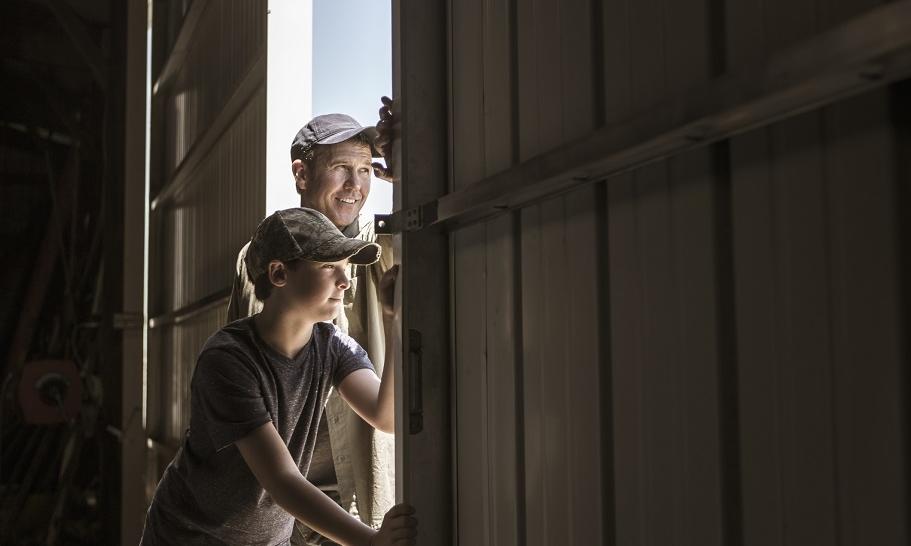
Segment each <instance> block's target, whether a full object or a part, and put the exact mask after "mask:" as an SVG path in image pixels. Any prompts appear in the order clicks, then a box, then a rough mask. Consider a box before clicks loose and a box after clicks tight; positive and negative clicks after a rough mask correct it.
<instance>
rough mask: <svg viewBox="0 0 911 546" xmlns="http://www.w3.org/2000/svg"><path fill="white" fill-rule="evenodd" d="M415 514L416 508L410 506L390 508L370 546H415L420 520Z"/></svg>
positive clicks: (403, 505) (399, 505) (402, 505)
mask: <svg viewBox="0 0 911 546" xmlns="http://www.w3.org/2000/svg"><path fill="white" fill-rule="evenodd" d="M413 514H414V508H412V507H411V506H410V505H408V504H396V505H395V506H393V507H392V508H390V509H389V511H388V512H386V517H384V518H383V525H382V527H380V530H379V532H377V534H375V535H374V536H373V539H371V541H370V546H393V545H394V546H413V545H414V543H415V542H414V538H415V537H416V536H417V534H418V520H417V519H415V518H414V516H413Z"/></svg>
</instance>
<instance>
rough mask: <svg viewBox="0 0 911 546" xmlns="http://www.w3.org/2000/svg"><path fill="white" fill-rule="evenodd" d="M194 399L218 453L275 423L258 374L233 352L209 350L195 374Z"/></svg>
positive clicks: (201, 357) (200, 361)
mask: <svg viewBox="0 0 911 546" xmlns="http://www.w3.org/2000/svg"><path fill="white" fill-rule="evenodd" d="M192 397H193V402H194V405H196V408H197V410H198V411H199V412H200V414H201V415H200V416H201V417H202V418H203V420H202V423H204V424H203V428H204V429H205V433H206V434H208V436H209V438H210V439H211V440H212V444H213V446H214V447H215V450H216V451H218V450H221V449H224V448H225V447H228V446H229V445H231V444H233V443H234V442H236V441H237V440H240V439H241V438H243V437H244V436H246V435H247V434H249V433H250V432H252V431H253V430H254V429H256V428H258V427H260V426H262V425H264V424H265V423H268V422H269V421H271V420H272V417H271V416H270V415H269V411H268V410H267V409H266V404H265V401H264V400H263V392H262V388H261V386H260V383H259V380H258V378H257V375H256V373H255V372H254V371H253V369H252V368H251V367H250V365H249V363H247V362H244V360H243V359H242V358H241V357H239V356H238V355H235V354H233V353H231V352H229V351H222V350H210V351H205V352H204V353H203V354H202V355H200V357H199V361H198V362H197V364H196V370H195V371H194V372H193V382H192Z"/></svg>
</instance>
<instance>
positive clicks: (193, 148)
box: [148, 0, 266, 447]
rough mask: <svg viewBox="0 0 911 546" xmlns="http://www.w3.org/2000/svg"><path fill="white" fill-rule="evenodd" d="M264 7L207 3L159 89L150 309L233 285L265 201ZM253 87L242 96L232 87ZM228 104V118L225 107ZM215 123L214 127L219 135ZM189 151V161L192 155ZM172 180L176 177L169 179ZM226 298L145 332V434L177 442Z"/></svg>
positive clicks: (175, 305)
mask: <svg viewBox="0 0 911 546" xmlns="http://www.w3.org/2000/svg"><path fill="white" fill-rule="evenodd" d="M265 17H266V9H265V5H264V4H263V3H262V2H259V1H258V0H243V1H240V0H238V1H231V2H221V1H209V2H206V3H205V5H204V8H203V11H202V13H201V15H200V18H199V22H198V23H197V25H196V27H195V28H194V29H193V33H192V35H191V36H190V39H189V41H188V42H187V43H188V44H189V45H188V46H187V47H188V50H187V52H186V57H185V58H184V60H183V63H182V65H181V66H180V67H179V69H178V70H177V72H176V74H175V76H174V79H173V81H172V82H170V83H169V84H168V85H167V86H166V87H165V88H164V89H163V90H162V91H161V92H162V94H163V95H162V96H157V97H156V104H158V105H160V106H159V107H160V108H161V111H160V116H161V117H160V119H161V121H162V123H163V126H164V130H163V136H162V141H161V142H159V143H157V146H158V147H159V149H160V151H161V155H160V156H158V157H160V158H161V161H162V162H163V166H162V168H160V169H153V170H157V172H160V173H162V174H163V176H164V180H162V181H160V182H159V183H158V184H153V187H158V188H160V189H167V191H169V192H170V193H168V194H167V198H166V199H164V200H163V202H162V203H161V204H160V205H159V206H158V207H157V208H156V209H154V211H153V215H152V225H151V230H152V248H151V256H150V259H151V262H150V263H151V272H150V273H151V275H150V278H151V282H150V310H151V312H152V314H153V316H161V315H168V314H171V315H172V316H173V314H174V313H179V312H180V310H181V309H187V308H189V307H191V306H193V305H196V304H199V302H201V301H207V299H211V298H213V297H215V296H217V295H218V294H223V293H225V291H226V290H227V289H228V288H229V287H230V286H231V282H232V275H231V272H232V271H233V270H234V264H235V260H236V257H237V251H238V250H239V249H240V247H241V246H242V245H243V244H244V242H245V241H246V240H247V238H248V237H249V234H250V233H251V232H252V230H253V229H254V228H255V227H256V224H257V222H258V221H259V220H260V219H261V216H262V211H263V210H264V209H265V172H266V169H265V142H266V138H265V129H266V94H265V81H264V79H262V78H263V74H264V71H262V70H258V69H256V67H257V65H258V63H262V62H263V61H262V58H263V55H264V54H265ZM245 88H246V89H251V90H252V92H251V93H250V94H249V95H248V96H249V98H243V97H242V96H241V95H239V93H241V92H242V91H241V90H242V89H245ZM227 108H231V109H232V110H231V112H236V114H235V113H231V114H230V115H229V116H230V117H226V114H225V110H226V109H227ZM213 131H219V132H218V133H217V134H216V133H215V132H213ZM191 157H192V161H190V158H191ZM175 181H179V183H177V184H175ZM223 307H224V306H223V305H217V306H216V307H214V308H210V309H209V310H205V311H202V312H198V313H195V314H194V315H193V316H191V317H190V318H187V319H186V320H178V321H177V322H173V321H165V322H164V323H163V324H161V325H158V326H157V327H156V328H154V329H153V330H152V335H151V336H150V348H149V377H148V400H149V409H148V419H149V431H150V435H151V436H152V437H153V438H155V439H156V440H157V441H158V442H160V443H162V444H165V445H169V446H171V447H173V446H176V445H177V444H178V443H179V442H180V440H181V438H182V436H183V431H184V430H185V428H186V426H187V424H188V419H189V407H188V400H189V380H190V377H191V374H192V370H193V366H194V365H195V362H196V356H197V354H198V352H199V349H200V348H201V347H202V345H203V343H204V342H205V340H206V339H207V338H208V337H209V336H210V335H211V334H212V333H213V332H215V331H216V330H217V329H218V328H220V327H221V326H222V325H223V324H224V319H225V316H224V309H222V308H223Z"/></svg>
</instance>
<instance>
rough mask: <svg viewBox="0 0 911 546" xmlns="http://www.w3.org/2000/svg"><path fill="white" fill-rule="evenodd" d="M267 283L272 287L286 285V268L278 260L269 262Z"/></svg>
mask: <svg viewBox="0 0 911 546" xmlns="http://www.w3.org/2000/svg"><path fill="white" fill-rule="evenodd" d="M269 282H271V283H272V285H273V286H285V285H286V284H288V268H287V267H285V264H283V263H282V262H280V261H278V260H272V261H271V262H269Z"/></svg>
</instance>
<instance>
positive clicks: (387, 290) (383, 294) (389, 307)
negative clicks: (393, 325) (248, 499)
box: [379, 265, 399, 319]
mask: <svg viewBox="0 0 911 546" xmlns="http://www.w3.org/2000/svg"><path fill="white" fill-rule="evenodd" d="M398 276H399V266H398V265H394V266H392V267H390V268H389V269H388V270H387V271H386V273H384V274H383V278H382V279H380V286H379V292H380V305H382V307H383V318H387V319H392V318H395V280H396V279H397V278H398Z"/></svg>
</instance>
